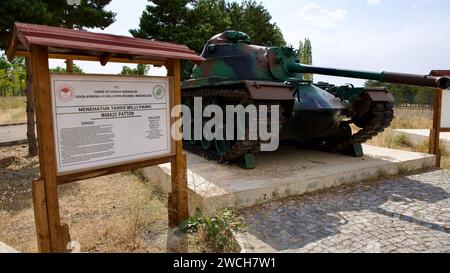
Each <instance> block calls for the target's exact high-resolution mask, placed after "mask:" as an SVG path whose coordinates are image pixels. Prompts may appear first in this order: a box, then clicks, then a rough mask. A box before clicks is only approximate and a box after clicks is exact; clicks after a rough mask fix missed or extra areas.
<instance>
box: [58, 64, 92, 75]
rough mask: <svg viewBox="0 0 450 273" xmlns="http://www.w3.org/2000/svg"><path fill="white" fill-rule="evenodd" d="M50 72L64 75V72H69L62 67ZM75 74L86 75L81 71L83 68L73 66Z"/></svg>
mask: <svg viewBox="0 0 450 273" xmlns="http://www.w3.org/2000/svg"><path fill="white" fill-rule="evenodd" d="M50 72H56V73H64V72H67V69H66V68H65V67H61V66H59V65H58V66H57V67H55V68H50ZM73 72H74V73H77V74H84V71H83V69H81V67H79V66H78V65H76V64H75V65H74V66H73Z"/></svg>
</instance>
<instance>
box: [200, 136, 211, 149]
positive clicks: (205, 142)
mask: <svg viewBox="0 0 450 273" xmlns="http://www.w3.org/2000/svg"><path fill="white" fill-rule="evenodd" d="M200 146H202V148H203V150H205V151H208V150H209V149H211V146H212V141H210V140H207V139H205V138H202V140H201V141H200Z"/></svg>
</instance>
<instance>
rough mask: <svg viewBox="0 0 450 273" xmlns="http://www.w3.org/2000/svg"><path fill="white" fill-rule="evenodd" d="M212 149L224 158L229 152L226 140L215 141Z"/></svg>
mask: <svg viewBox="0 0 450 273" xmlns="http://www.w3.org/2000/svg"><path fill="white" fill-rule="evenodd" d="M214 148H215V149H216V152H217V154H218V155H219V156H224V155H226V154H227V153H228V151H229V150H230V142H229V141H227V140H217V139H216V140H215V141H214Z"/></svg>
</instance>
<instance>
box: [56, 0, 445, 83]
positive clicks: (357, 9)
mask: <svg viewBox="0 0 450 273" xmlns="http://www.w3.org/2000/svg"><path fill="white" fill-rule="evenodd" d="M261 2H262V3H263V4H264V6H265V7H266V8H267V9H268V10H269V12H270V13H271V15H272V17H273V22H275V23H277V25H278V26H279V27H280V28H281V30H282V32H283V34H284V37H285V39H286V41H287V42H288V43H289V44H292V45H294V46H295V47H296V46H297V45H298V42H299V41H300V40H302V39H304V38H305V37H309V38H310V39H311V41H312V45H313V62H314V64H315V65H320V66H331V67H342V68H354V69H361V70H375V71H382V70H386V71H398V72H409V73H421V74H427V73H428V72H429V71H430V70H431V69H449V68H450V37H449V35H448V33H449V29H450V13H449V12H448V10H450V1H449V0H389V1H388V0H340V1H333V0H318V1H311V0H282V1H280V0H278V1H277V0H262V1H261ZM147 3H148V2H147V1H146V0H127V1H119V0H113V1H112V2H111V4H110V5H109V6H108V8H109V9H111V10H113V11H115V12H116V13H117V21H116V22H115V23H114V24H112V25H111V26H110V27H109V28H107V29H105V30H104V31H105V32H108V33H113V34H122V35H129V33H128V29H130V28H136V27H137V26H138V24H139V17H140V15H141V13H142V10H143V9H144V8H145V5H146V4H147ZM96 31H100V30H96ZM57 64H59V65H62V63H61V62H58V61H52V62H51V65H53V66H54V65H57ZM77 64H78V65H80V66H82V67H83V69H84V70H85V71H86V72H89V73H105V72H107V73H118V72H119V71H120V70H121V67H122V65H121V64H108V65H107V67H106V68H104V67H103V68H102V67H101V66H100V65H98V64H93V63H89V62H77ZM99 69H101V70H99ZM151 71H152V73H155V74H159V75H160V74H163V73H164V71H161V70H157V69H152V70H151ZM315 79H316V80H327V81H330V82H335V83H345V82H352V83H357V84H361V83H362V82H361V81H357V80H353V79H352V80H350V79H342V78H328V77H316V78H315Z"/></svg>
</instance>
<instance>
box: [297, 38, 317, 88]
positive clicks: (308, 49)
mask: <svg viewBox="0 0 450 273" xmlns="http://www.w3.org/2000/svg"><path fill="white" fill-rule="evenodd" d="M300 63H302V64H308V65H312V64H313V61H312V46H311V41H310V40H309V38H306V39H305V42H304V43H303V50H302V54H301V58H300ZM303 77H304V79H305V80H306V81H313V80H314V77H313V75H312V74H304V76H303Z"/></svg>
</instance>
